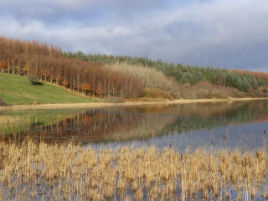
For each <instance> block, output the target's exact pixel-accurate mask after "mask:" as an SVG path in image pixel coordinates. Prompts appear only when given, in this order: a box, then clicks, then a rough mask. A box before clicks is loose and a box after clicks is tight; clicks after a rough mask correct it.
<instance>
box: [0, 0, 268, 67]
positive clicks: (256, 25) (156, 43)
mask: <svg viewBox="0 0 268 201" xmlns="http://www.w3.org/2000/svg"><path fill="white" fill-rule="evenodd" d="M33 2H36V1H31V0H26V5H27V4H29V5H31V6H32V11H29V13H32V14H31V15H28V18H27V20H25V21H23V20H21V18H23V17H25V16H27V15H26V14H25V13H24V12H26V11H24V10H23V9H26V10H27V9H28V10H29V9H30V8H23V7H22V8H20V9H21V11H20V12H21V13H20V14H19V16H16V15H15V14H14V13H13V12H9V11H6V12H5V13H4V14H3V12H1V9H2V8H3V5H4V4H3V3H0V6H1V7H0V13H2V14H0V26H1V27H5V28H4V29H1V30H0V34H1V35H5V36H10V37H16V38H21V39H27V40H31V39H38V40H40V41H42V42H48V43H52V44H55V45H57V46H60V47H62V48H63V49H64V50H67V51H76V50H82V51H84V52H88V53H105V54H116V55H131V56H146V57H149V58H153V59H162V60H164V61H169V62H181V63H185V64H192V65H200V66H207V65H210V66H216V67H227V68H244V69H251V70H262V71H263V70H265V71H267V52H268V51H267V47H268V38H267V33H268V26H267V24H268V23H267V20H268V16H267V11H266V8H267V4H268V2H267V1H266V0H258V1H254V0H236V1H232V0H218V1H210V0H209V1H207V0H204V1H197V0H191V1H190V3H189V1H182V2H180V3H177V2H176V1H165V2H166V3H160V2H163V1H159V0H148V1H146V4H143V3H142V2H143V1H140V0H138V1H125V0H110V1H105V0H99V1H84V0H79V1H75V0H68V1H65V4H63V5H62V2H63V0H58V1H55V2H54V1H52V0H49V1H41V2H43V8H40V7H39V6H40V4H37V3H33ZM1 4H2V5H1ZM19 5H20V4H19ZM4 6H6V8H7V7H8V6H9V4H8V3H7V4H5V5H4ZM35 7H36V9H34V8H35ZM162 7H164V8H165V9H162ZM16 9H17V8H14V10H13V11H14V12H15V10H16ZM38 9H40V10H41V11H40V12H39V11H38ZM18 13H19V12H18ZM20 15H21V17H20ZM54 18H58V19H54Z"/></svg>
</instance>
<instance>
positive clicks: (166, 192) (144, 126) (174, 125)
mask: <svg viewBox="0 0 268 201" xmlns="http://www.w3.org/2000/svg"><path fill="white" fill-rule="evenodd" d="M0 134H1V135H0V150H2V151H1V152H0V159H2V160H0V200H119V201H121V200H153V199H154V200H174V199H175V198H177V199H182V200H184V198H185V196H186V198H187V199H185V200H192V199H194V200H235V199H236V200H260V201H264V200H265V199H266V198H268V194H267V189H268V179H267V172H266V169H267V160H266V155H265V152H266V154H267V153H268V151H267V150H268V149H267V145H266V143H267V141H268V138H267V136H268V104H267V101H250V102H230V103H194V104H193V103H191V104H176V105H152V106H148V105H147V106H131V107H130V106H121V107H110V108H98V109H65V110H55V109H54V110H48V109H44V110H16V111H9V110H7V111H1V112H0ZM70 142H71V143H70ZM20 145H21V146H20ZM61 145H62V146H61ZM77 145H79V146H77ZM151 145H152V146H151ZM118 148H119V149H118ZM132 148H133V149H132ZM169 148H170V149H169ZM198 148H202V149H198ZM262 148H264V149H265V151H264V149H262ZM257 149H258V150H257ZM259 149H261V150H259ZM188 150H189V151H188ZM1 168H2V169H1ZM184 188H188V190H187V191H186V190H185V189H184ZM174 196H175V197H174ZM187 196H188V197H187ZM249 197H250V198H251V199H249ZM104 198H105V199H104Z"/></svg>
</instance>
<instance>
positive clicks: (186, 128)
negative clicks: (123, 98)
mask: <svg viewBox="0 0 268 201" xmlns="http://www.w3.org/2000/svg"><path fill="white" fill-rule="evenodd" d="M65 113H66V114H65V116H64V115H61V120H60V121H55V120H54V121H51V122H47V121H46V122H43V121H35V122H34V123H31V124H30V125H29V124H27V129H26V130H24V131H20V132H17V133H13V134H10V135H4V136H2V137H1V138H0V140H13V141H14V140H17V141H18V142H19V141H22V140H23V139H25V138H30V139H32V140H33V141H36V142H38V141H40V140H42V141H45V142H47V143H63V142H68V141H73V142H74V143H81V144H87V143H97V144H100V143H106V144H107V143H110V144H112V143H114V144H118V143H131V142H133V141H135V142H136V143H144V142H145V143H148V144H158V145H159V146H161V145H166V144H173V145H174V144H180V143H182V142H183V144H181V145H186V144H187V142H186V141H185V140H183V139H184V138H185V137H186V136H192V138H193V139H191V138H189V137H188V138H187V137H186V138H187V140H189V141H191V142H192V141H195V142H196V143H198V142H201V141H202V140H197V139H199V138H200V139H203V140H205V141H206V143H207V142H210V141H211V139H210V138H211V135H210V134H211V132H213V133H214V134H215V135H217V133H218V135H220V136H219V137H217V140H219V139H220V140H219V141H220V142H222V141H223V136H224V135H225V134H229V135H230V134H232V133H233V135H238V134H239V133H240V132H238V131H237V130H239V128H240V129H244V126H245V125H246V126H249V125H252V124H254V125H255V126H253V127H254V128H253V130H252V132H253V133H255V131H257V132H258V133H260V132H261V131H260V129H261V130H262V129H263V130H267V120H268V112H267V102H266V101H254V102H234V103H195V104H183V105H168V106H163V105H162V106H139V107H118V108H104V109H91V110H87V111H79V112H78V113H74V111H72V113H67V112H65ZM67 114H69V115H67ZM2 115H3V114H2ZM46 119H48V118H46ZM258 123H260V125H259V126H258ZM262 132H263V131H262ZM204 133H206V135H205V134H204ZM245 133H248V132H245ZM239 135H240V134H239ZM182 136H183V137H182ZM209 136H210V138H209ZM214 141H216V140H214ZM220 142H218V143H220ZM211 143H212V142H211ZM213 143H217V142H213ZM188 144H189V142H188ZM207 144H208V143H207ZM221 144H222V143H221Z"/></svg>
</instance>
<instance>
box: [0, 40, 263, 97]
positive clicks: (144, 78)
mask: <svg viewBox="0 0 268 201" xmlns="http://www.w3.org/2000/svg"><path fill="white" fill-rule="evenodd" d="M0 72H4V73H10V74H16V75H21V76H28V78H29V80H30V81H31V83H32V84H36V83H38V80H39V81H46V82H51V83H55V84H57V85H60V86H62V87H65V88H68V89H71V90H74V91H77V92H79V93H83V94H85V95H90V96H97V97H101V98H103V97H110V96H112V97H121V98H136V97H147V96H149V97H152V98H155V97H162V98H166V99H172V98H205V97H210V96H211V97H221V95H220V94H224V93H221V92H222V90H225V88H226V89H227V90H226V91H228V92H226V94H224V95H222V96H223V97H228V96H238V97H241V96H246V95H245V94H247V93H248V92H250V91H251V92H252V91H254V90H257V89H258V90H259V89H261V92H260V93H258V94H256V93H251V94H250V95H249V96H264V95H265V94H267V83H268V75H267V74H265V73H253V72H248V71H229V70H225V69H216V68H211V67H207V68H202V67H195V66H189V65H182V64H173V63H166V62H163V61H161V60H157V61H153V60H150V59H148V58H142V57H129V56H109V55H92V54H84V53H82V52H75V53H72V52H63V51H62V50H61V49H60V48H58V47H54V46H52V45H47V44H43V43H39V42H38V41H21V40H14V39H9V38H6V37H0ZM36 81H37V82H36ZM197 83H198V85H197ZM198 87H202V89H203V90H205V89H206V88H210V89H211V90H209V91H207V92H203V94H200V93H197V92H195V91H197V90H198ZM212 89H213V90H214V91H216V92H215V93H212V92H211V91H212ZM234 89H235V91H234ZM189 91H191V95H188V94H187V95H185V94H186V93H188V92H189Z"/></svg>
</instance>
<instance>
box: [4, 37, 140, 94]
mask: <svg viewBox="0 0 268 201" xmlns="http://www.w3.org/2000/svg"><path fill="white" fill-rule="evenodd" d="M0 71H1V72H5V73H12V74H17V75H21V76H36V77H37V78H38V79H40V80H44V81H48V82H52V83H56V84H58V85H61V86H64V87H66V88H69V89H71V90H74V91H77V92H80V93H84V94H87V95H93V96H100V97H103V96H120V97H135V96H137V95H138V94H139V93H140V91H141V90H142V85H141V83H140V81H139V80H138V79H136V78H135V77H133V76H130V75H127V74H123V73H120V72H114V71H112V70H109V69H107V68H104V67H103V65H102V64H101V63H99V62H88V61H82V60H80V59H77V58H66V57H65V56H64V53H63V52H62V51H61V50H60V49H59V48H57V47H54V46H49V45H46V44H43V43H39V42H37V41H32V42H25V41H20V40H13V39H8V38H5V37H0Z"/></svg>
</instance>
